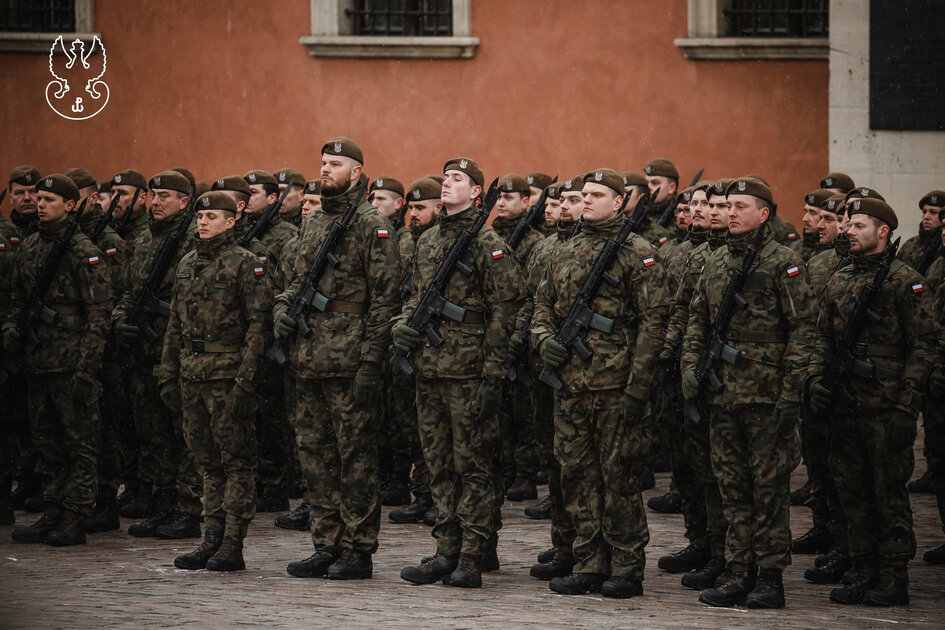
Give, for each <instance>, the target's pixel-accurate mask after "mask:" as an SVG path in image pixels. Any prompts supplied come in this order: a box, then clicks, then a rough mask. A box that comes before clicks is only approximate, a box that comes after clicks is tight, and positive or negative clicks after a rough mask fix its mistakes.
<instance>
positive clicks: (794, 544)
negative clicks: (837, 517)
mask: <svg viewBox="0 0 945 630" xmlns="http://www.w3.org/2000/svg"><path fill="white" fill-rule="evenodd" d="M831 547H833V536H832V535H831V534H830V532H829V531H827V530H826V529H823V528H821V527H817V526H816V525H815V526H814V527H811V528H810V529H809V530H807V533H805V534H803V535H801V536H799V537H797V538H795V539H794V540H792V541H791V553H796V554H800V555H811V554H817V553H825V552H827V551H829V550H830V548H831Z"/></svg>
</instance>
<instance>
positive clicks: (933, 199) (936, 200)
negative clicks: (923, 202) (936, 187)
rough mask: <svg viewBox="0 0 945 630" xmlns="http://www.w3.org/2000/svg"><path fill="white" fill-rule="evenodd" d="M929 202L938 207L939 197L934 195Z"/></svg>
mask: <svg viewBox="0 0 945 630" xmlns="http://www.w3.org/2000/svg"><path fill="white" fill-rule="evenodd" d="M929 201H931V202H932V203H933V204H936V205H938V195H932V196H931V197H929Z"/></svg>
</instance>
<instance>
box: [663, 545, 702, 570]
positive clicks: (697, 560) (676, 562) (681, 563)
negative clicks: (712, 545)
mask: <svg viewBox="0 0 945 630" xmlns="http://www.w3.org/2000/svg"><path fill="white" fill-rule="evenodd" d="M708 561H709V548H708V547H707V546H706V545H695V544H691V545H689V546H688V547H686V548H685V549H682V550H680V551H677V552H676V553H673V554H670V555H668V556H663V557H662V558H660V559H659V561H658V562H657V563H656V566H658V567H659V568H661V569H663V570H664V571H669V572H670V573H685V572H687V571H692V570H693V569H701V568H702V567H704V566H705V563H706V562H708Z"/></svg>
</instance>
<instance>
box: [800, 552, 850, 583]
mask: <svg viewBox="0 0 945 630" xmlns="http://www.w3.org/2000/svg"><path fill="white" fill-rule="evenodd" d="M849 569H850V558H849V556H847V555H846V554H844V553H840V552H839V551H837V552H835V553H832V554H830V555H829V556H828V557H827V558H826V560H825V562H823V563H822V564H821V565H820V566H814V567H811V568H810V569H806V570H805V571H804V579H805V580H807V581H808V582H813V583H814V584H837V583H838V582H840V578H842V577H843V574H844V573H846V572H847V571H848V570H849Z"/></svg>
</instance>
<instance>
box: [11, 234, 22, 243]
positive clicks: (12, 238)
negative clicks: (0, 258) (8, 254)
mask: <svg viewBox="0 0 945 630" xmlns="http://www.w3.org/2000/svg"><path fill="white" fill-rule="evenodd" d="M10 243H11V244H12V245H19V244H20V237H19V236H11V237H10Z"/></svg>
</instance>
